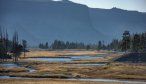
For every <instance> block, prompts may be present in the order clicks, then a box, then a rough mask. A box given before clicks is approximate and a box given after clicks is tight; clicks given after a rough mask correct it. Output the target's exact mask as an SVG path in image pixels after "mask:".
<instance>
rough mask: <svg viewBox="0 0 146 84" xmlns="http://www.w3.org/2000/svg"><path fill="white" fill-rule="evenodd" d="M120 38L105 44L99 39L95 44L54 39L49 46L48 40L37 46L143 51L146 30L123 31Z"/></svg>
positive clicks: (145, 41)
mask: <svg viewBox="0 0 146 84" xmlns="http://www.w3.org/2000/svg"><path fill="white" fill-rule="evenodd" d="M121 36H122V39H121V40H119V39H113V40H112V42H111V43H109V44H105V43H104V41H99V42H98V43H97V44H85V43H82V42H69V41H66V42H65V41H60V40H55V41H54V42H53V43H52V44H51V45H50V46H49V45H48V42H46V43H40V44H39V48H43V49H87V50H89V49H96V50H113V51H129V52H144V51H145V50H146V32H144V33H135V34H130V32H129V31H124V32H123V35H121Z"/></svg>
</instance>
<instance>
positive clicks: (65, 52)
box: [21, 50, 100, 57]
mask: <svg viewBox="0 0 146 84" xmlns="http://www.w3.org/2000/svg"><path fill="white" fill-rule="evenodd" d="M98 53H100V52H98V51H86V50H82V51H68V50H60V51H30V52H26V57H39V56H49V57H51V56H59V55H84V54H89V55H95V54H98ZM21 57H23V54H22V55H21Z"/></svg>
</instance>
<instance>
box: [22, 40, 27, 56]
mask: <svg viewBox="0 0 146 84" xmlns="http://www.w3.org/2000/svg"><path fill="white" fill-rule="evenodd" d="M22 45H23V52H24V58H25V52H26V47H27V41H26V40H22Z"/></svg>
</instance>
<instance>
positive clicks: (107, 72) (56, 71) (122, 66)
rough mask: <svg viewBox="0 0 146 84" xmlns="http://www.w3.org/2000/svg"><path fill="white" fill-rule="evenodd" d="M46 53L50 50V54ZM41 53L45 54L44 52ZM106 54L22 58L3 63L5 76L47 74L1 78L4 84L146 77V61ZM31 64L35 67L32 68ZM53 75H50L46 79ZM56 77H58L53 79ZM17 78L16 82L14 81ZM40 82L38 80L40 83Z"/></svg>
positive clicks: (75, 83) (37, 54) (1, 69)
mask: <svg viewBox="0 0 146 84" xmlns="http://www.w3.org/2000/svg"><path fill="white" fill-rule="evenodd" d="M46 53H48V54H47V55H46ZM102 53H104V52H99V51H31V52H28V53H27V55H28V54H30V55H29V56H26V57H41V56H47V57H51V56H53V57H55V56H56V57H58V56H63V57H64V56H68V55H93V56H96V54H102ZM40 55H41V56H40ZM105 55H106V56H104V57H102V58H82V59H74V60H71V61H63V62H60V61H35V60H27V59H20V60H19V63H18V64H17V65H18V66H15V67H5V66H0V75H1V76H12V77H27V78H43V79H23V78H22V79H0V83H2V84H18V83H19V84H20V82H21V84H64V83H67V84H123V83H106V82H91V81H90V82H89V81H88V82H85V81H79V80H76V81H69V80H64V79H66V78H106V79H124V80H129V79H130V80H139V81H144V80H146V72H145V71H146V64H142V63H141V64H140V63H139V64H134V63H118V62H112V59H113V58H116V57H118V56H120V55H121V54H118V53H108V54H105ZM86 63H105V65H102V66H85V65H80V64H86ZM28 68H31V69H33V70H35V71H33V72H29V70H28ZM46 78H49V79H46ZM51 78H55V79H51ZM56 78H57V79H56ZM12 80H13V83H12V82H11V81H12ZM36 82H37V83H36Z"/></svg>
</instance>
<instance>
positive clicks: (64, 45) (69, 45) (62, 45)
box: [39, 40, 92, 50]
mask: <svg viewBox="0 0 146 84" xmlns="http://www.w3.org/2000/svg"><path fill="white" fill-rule="evenodd" d="M91 47H92V46H91V45H89V44H84V43H81V42H69V41H66V42H64V41H60V40H55V41H54V42H53V43H52V44H51V45H50V46H49V45H48V42H46V43H44V44H43V43H40V44H39V48H43V49H48V48H50V49H87V50H88V49H91Z"/></svg>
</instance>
